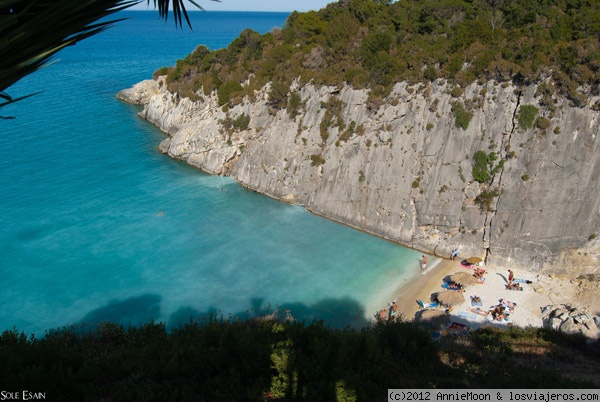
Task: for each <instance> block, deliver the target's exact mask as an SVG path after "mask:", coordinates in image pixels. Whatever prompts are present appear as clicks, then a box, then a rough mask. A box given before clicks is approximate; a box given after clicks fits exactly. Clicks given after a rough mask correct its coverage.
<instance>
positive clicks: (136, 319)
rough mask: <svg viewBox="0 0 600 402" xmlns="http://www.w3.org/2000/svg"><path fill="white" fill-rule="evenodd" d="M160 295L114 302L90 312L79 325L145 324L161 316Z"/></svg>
mask: <svg viewBox="0 0 600 402" xmlns="http://www.w3.org/2000/svg"><path fill="white" fill-rule="evenodd" d="M160 302H161V297H160V296H159V295H153V294H146V295H142V296H135V297H130V298H127V299H125V300H113V301H110V302H109V303H108V304H107V305H106V306H103V307H99V308H97V309H95V310H92V311H90V312H89V313H87V314H86V315H85V317H83V318H82V319H81V321H80V322H79V324H83V325H98V324H100V323H102V322H112V323H115V324H121V325H123V326H125V327H128V326H136V325H140V324H145V323H148V322H150V321H152V320H153V319H155V318H156V317H159V316H160Z"/></svg>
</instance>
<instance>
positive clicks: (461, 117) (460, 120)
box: [452, 101, 473, 130]
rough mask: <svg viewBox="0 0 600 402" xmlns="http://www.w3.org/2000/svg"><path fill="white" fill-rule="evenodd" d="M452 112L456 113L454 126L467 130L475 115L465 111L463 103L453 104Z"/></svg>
mask: <svg viewBox="0 0 600 402" xmlns="http://www.w3.org/2000/svg"><path fill="white" fill-rule="evenodd" d="M452 111H453V112H454V125H455V126H456V127H459V128H462V129H463V130H466V129H467V128H469V123H470V122H471V119H472V118H473V113H471V112H469V111H468V110H466V109H465V107H464V106H463V104H462V103H460V102H458V101H457V102H452Z"/></svg>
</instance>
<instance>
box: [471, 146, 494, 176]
mask: <svg viewBox="0 0 600 402" xmlns="http://www.w3.org/2000/svg"><path fill="white" fill-rule="evenodd" d="M488 162H489V160H488V155H487V154H486V153H485V152H484V151H477V152H475V154H474V155H473V171H472V174H473V179H475V180H476V181H478V182H479V183H486V182H487V181H488V180H490V172H489V170H488Z"/></svg>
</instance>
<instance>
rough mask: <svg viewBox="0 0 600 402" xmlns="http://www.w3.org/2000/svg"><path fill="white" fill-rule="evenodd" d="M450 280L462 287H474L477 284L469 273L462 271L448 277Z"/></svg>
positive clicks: (475, 279)
mask: <svg viewBox="0 0 600 402" xmlns="http://www.w3.org/2000/svg"><path fill="white" fill-rule="evenodd" d="M450 280H451V281H452V282H454V283H458V284H461V285H463V286H469V285H474V284H476V283H477V278H475V277H474V276H473V275H472V274H471V273H469V272H464V271H461V272H456V273H454V274H452V275H450Z"/></svg>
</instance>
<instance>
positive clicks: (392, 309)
mask: <svg viewBox="0 0 600 402" xmlns="http://www.w3.org/2000/svg"><path fill="white" fill-rule="evenodd" d="M396 310H398V305H397V304H396V302H395V301H393V302H392V304H390V314H389V318H390V319H393V318H394V316H395V315H396Z"/></svg>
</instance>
